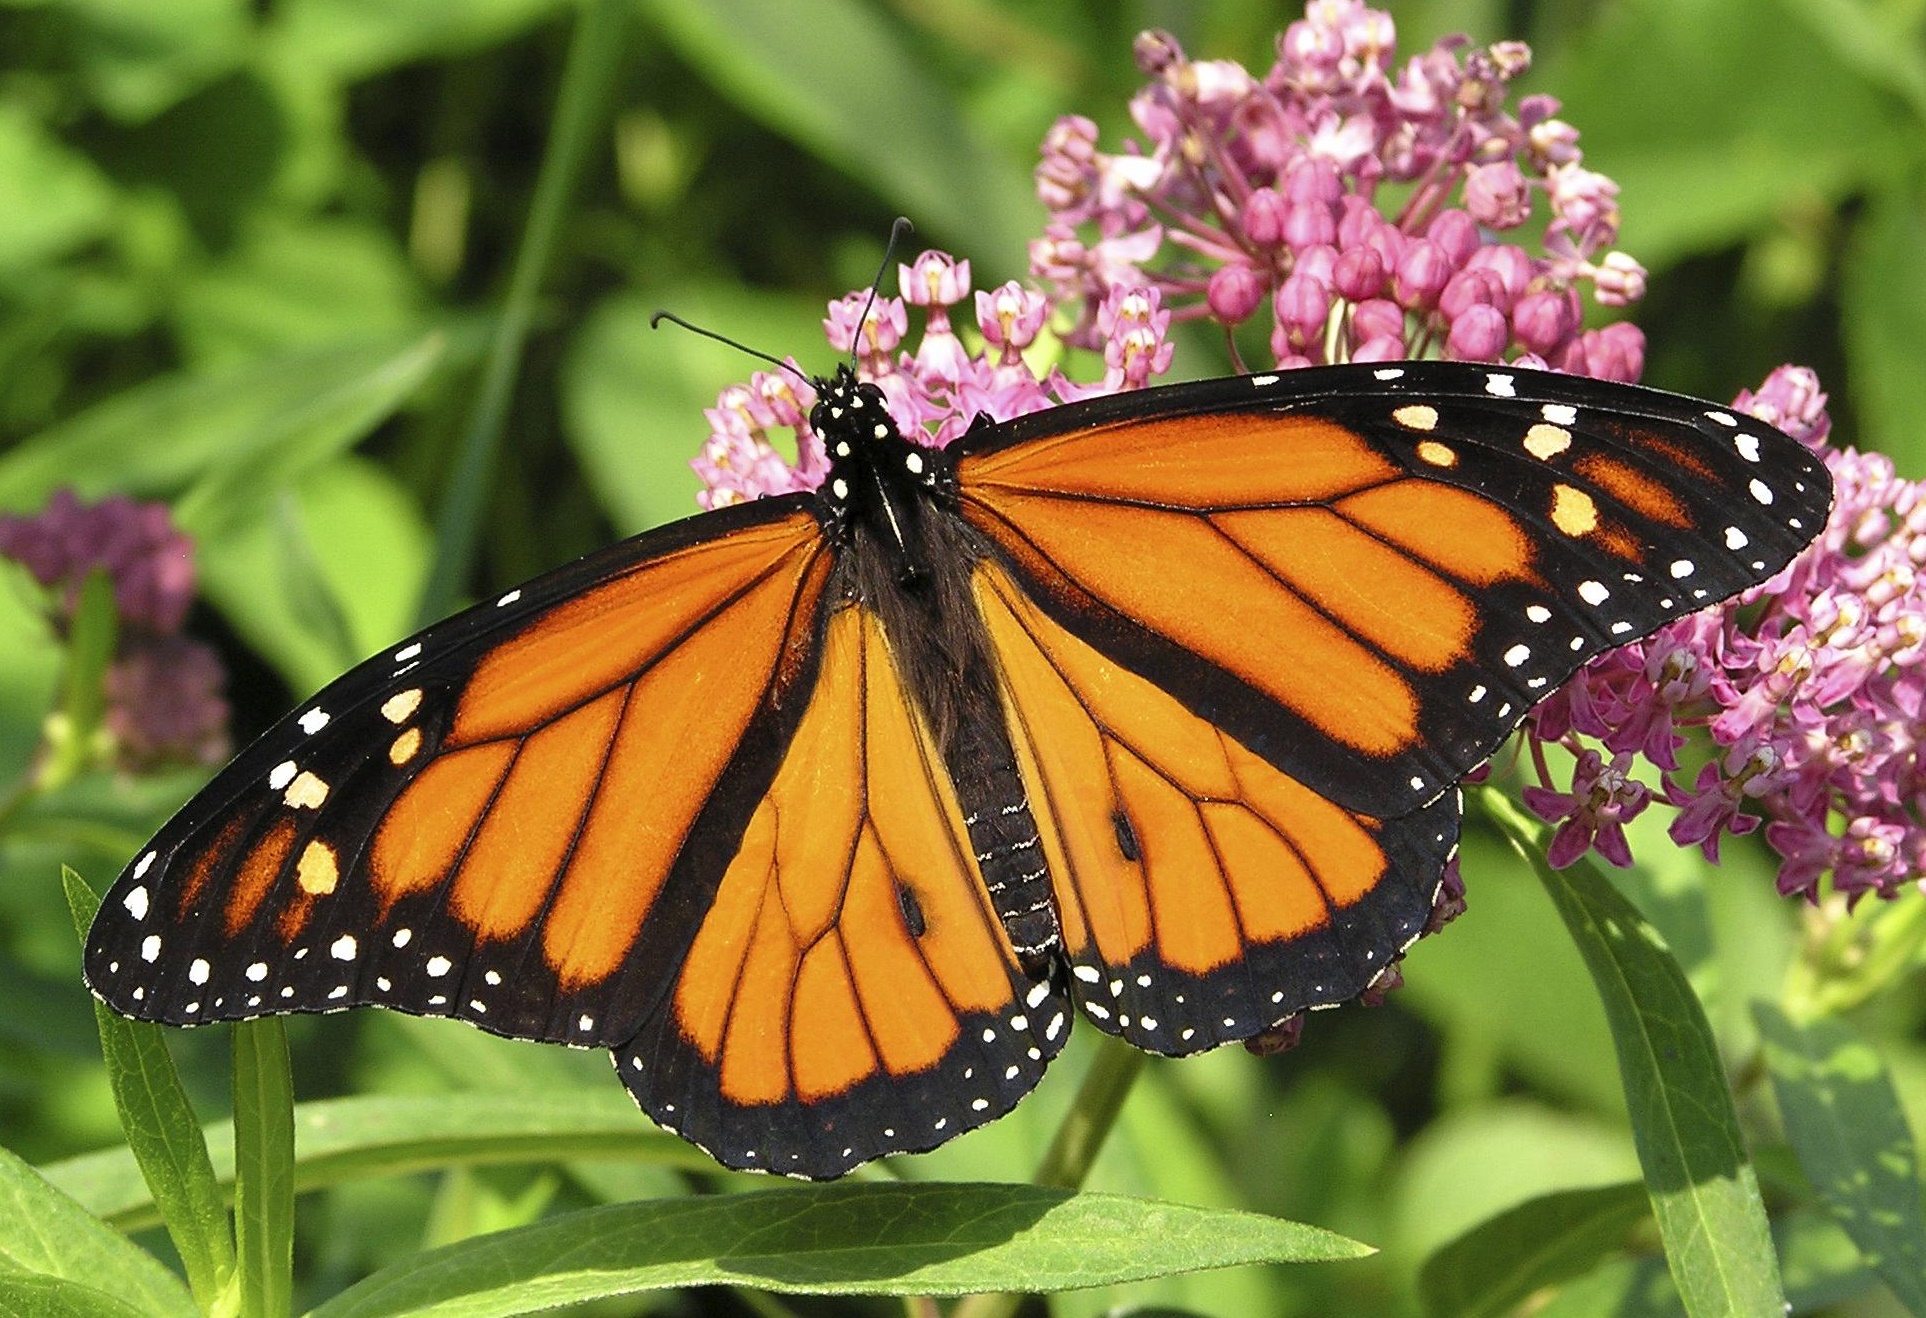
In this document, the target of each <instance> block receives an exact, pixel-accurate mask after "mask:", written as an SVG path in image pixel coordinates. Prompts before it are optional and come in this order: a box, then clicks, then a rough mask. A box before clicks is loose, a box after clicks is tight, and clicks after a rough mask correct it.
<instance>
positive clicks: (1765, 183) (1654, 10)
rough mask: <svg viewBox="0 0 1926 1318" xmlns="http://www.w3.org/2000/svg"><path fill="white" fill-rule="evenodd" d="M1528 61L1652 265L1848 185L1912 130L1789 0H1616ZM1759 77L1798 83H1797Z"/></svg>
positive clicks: (1882, 163)
mask: <svg viewBox="0 0 1926 1318" xmlns="http://www.w3.org/2000/svg"><path fill="white" fill-rule="evenodd" d="M1596 12H1597V14H1598V15H1599V18H1598V20H1597V21H1596V22H1595V23H1593V24H1592V25H1591V27H1590V29H1589V30H1588V31H1587V32H1586V33H1585V38H1584V40H1583V41H1581V42H1573V43H1571V45H1570V47H1569V48H1568V52H1567V57H1566V58H1563V59H1558V58H1554V59H1552V60H1549V61H1547V62H1546V63H1545V65H1543V66H1541V67H1539V68H1537V69H1534V70H1533V73H1534V81H1535V82H1536V83H1537V85H1539V86H1541V87H1543V88H1546V89H1547V90H1552V91H1555V92H1556V93H1557V95H1558V99H1559V101H1560V102H1561V103H1562V108H1561V110H1560V114H1559V117H1560V118H1561V119H1564V120H1566V121H1568V122H1570V123H1572V124H1575V125H1577V126H1578V127H1579V128H1580V129H1582V130H1583V132H1584V135H1585V139H1584V146H1585V164H1586V166H1587V167H1589V168H1593V169H1599V170H1603V171H1604V172H1605V173H1606V174H1608V175H1610V176H1611V177H1612V178H1613V179H1615V180H1616V181H1617V182H1618V183H1619V185H1620V187H1621V189H1622V191H1621V194H1620V201H1621V202H1622V203H1623V206H1624V216H1625V222H1624V230H1623V245H1624V247H1625V250H1627V251H1629V252H1631V253H1632V254H1633V255H1635V256H1637V257H1638V258H1639V259H1640V260H1642V261H1644V262H1646V263H1647V264H1648V265H1650V266H1652V267H1654V268H1659V267H1662V266H1665V265H1668V264H1671V263H1673V262H1676V261H1678V260H1681V259H1683V258H1684V257H1685V256H1687V255H1690V254H1691V253H1693V252H1700V251H1706V250H1709V249H1712V248H1716V247H1720V246H1725V245H1730V244H1733V243H1735V242H1740V241H1743V240H1745V239H1746V238H1748V237H1750V236H1752V235H1754V234H1758V233H1760V232H1763V231H1765V230H1767V229H1769V228H1770V227H1772V226H1773V225H1775V224H1776V223H1778V221H1779V218H1780V216H1781V215H1782V214H1783V213H1784V212H1785V211H1786V210H1787V208H1788V207H1793V206H1798V205H1802V204H1803V205H1812V204H1818V205H1821V206H1823V205H1827V204H1829V203H1831V202H1833V201H1838V200H1843V199H1844V198H1845V197H1847V196H1849V195H1851V194H1852V193H1853V192H1854V191H1855V190H1857V189H1859V188H1861V187H1863V186H1864V184H1865V181H1866V180H1867V179H1868V178H1871V177H1877V176H1880V175H1883V174H1884V173H1886V171H1887V170H1888V169H1889V168H1890V167H1891V162H1892V161H1893V160H1895V159H1898V158H1901V157H1904V156H1907V155H1909V154H1910V150H1911V147H1910V139H1909V134H1911V133H1915V132H1916V131H1917V130H1916V129H1915V128H1913V127H1912V126H1910V125H1908V124H1907V122H1906V121H1905V120H1904V119H1903V118H1901V117H1898V116H1895V115H1894V114H1893V113H1892V112H1891V102H1890V101H1889V100H1888V99H1887V97H1886V94H1885V93H1884V92H1883V90H1881V89H1879V88H1877V87H1875V86H1873V85H1872V84H1870V83H1868V82H1867V81H1866V80H1865V79H1864V78H1863V77H1861V76H1860V74H1859V73H1858V72H1857V71H1856V70H1854V69H1851V68H1848V67H1846V66H1845V65H1844V64H1842V63H1841V62H1840V61H1839V60H1838V59H1837V58H1835V57H1834V55H1833V53H1832V52H1831V51H1830V50H1828V49H1827V48H1826V47H1824V46H1823V45H1820V44H1818V43H1816V42H1815V41H1814V40H1813V37H1812V35H1811V34H1810V33H1809V32H1808V31H1807V30H1806V29H1805V28H1804V27H1803V26H1802V25H1801V24H1799V23H1796V22H1788V21H1786V17H1785V15H1784V13H1783V10H1782V6H1780V5H1776V4H1774V5H1768V6H1764V7H1762V6H1761V5H1760V4H1759V0H1694V3H1692V4H1677V3H1674V2H1673V0H1625V2H1624V3H1620V4H1615V5H1609V6H1600V7H1598V9H1597V10H1596ZM1759 88H1782V89H1783V88H1797V89H1798V92H1797V94H1796V95H1770V94H1765V95H1762V94H1759V93H1758V91H1756V90H1755V89H1759Z"/></svg>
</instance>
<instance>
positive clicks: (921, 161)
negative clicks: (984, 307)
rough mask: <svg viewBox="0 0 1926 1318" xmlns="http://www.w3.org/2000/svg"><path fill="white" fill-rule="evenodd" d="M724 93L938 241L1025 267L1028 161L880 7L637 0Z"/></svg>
mask: <svg viewBox="0 0 1926 1318" xmlns="http://www.w3.org/2000/svg"><path fill="white" fill-rule="evenodd" d="M641 10H642V12H643V13H644V14H645V15H646V16H647V17H648V18H649V19H650V20H651V21H652V22H653V23H654V24H655V25H656V26H657V27H658V28H659V29H660V30H661V32H662V35H663V36H665V37H666V38H668V40H669V41H670V42H671V43H672V44H673V45H674V46H675V48H676V51H677V53H678V54H680V55H681V56H682V58H683V59H685V60H687V61H689V63H691V64H693V65H695V66H696V68H697V69H699V70H701V71H702V72H703V73H704V74H705V75H706V76H707V77H708V78H709V79H710V80H711V81H712V82H714V83H715V85H716V86H717V88H718V89H720V90H721V91H722V92H723V94H724V95H726V96H729V97H730V98H732V99H733V100H735V101H736V103H737V104H739V105H740V106H741V107H742V108H743V109H744V110H745V111H746V112H748V113H749V114H751V115H754V116H756V117H757V118H759V119H761V120H762V122H763V123H764V124H766V125H768V127H769V128H770V129H771V130H773V131H775V132H778V133H781V134H783V135H785V136H787V137H789V138H790V139H791V140H793V141H795V142H796V143H797V144H798V145H800V146H802V147H803V148H804V149H805V150H808V151H811V152H813V153H815V154H816V155H818V156H820V157H821V158H822V159H824V160H826V161H828V162H829V163H831V164H833V165H836V166H837V167H838V168H840V169H842V170H844V171H846V172H847V173H849V174H850V175H851V176H852V177H854V178H858V179H861V180H862V181H864V182H865V183H867V184H868V185H869V186H871V187H873V188H875V189H876V190H877V191H878V192H879V193H881V194H882V195H883V197H884V198H885V199H886V200H887V201H888V202H889V203H890V204H891V205H892V206H895V207H897V208H899V209H901V210H903V211H906V212H908V214H909V215H910V217H911V218H912V219H914V220H915V221H916V222H917V224H918V225H919V226H922V227H923V228H924V230H925V237H926V239H928V240H930V241H938V240H940V241H944V242H947V243H948V244H950V245H951V247H952V248H953V249H954V250H955V251H956V253H957V255H959V256H968V257H971V258H973V259H974V260H975V261H977V262H978V264H979V265H980V266H981V267H982V268H981V269H980V270H979V271H978V286H979V287H988V286H989V285H990V284H992V283H994V282H996V281H998V280H1001V279H1003V278H1006V277H1008V276H1009V275H1014V274H1018V273H1021V272H1022V271H1023V270H1024V269H1025V267H1026V258H1025V251H1026V244H1027V242H1028V240H1029V237H1030V235H1031V233H1032V231H1033V230H1034V229H1035V228H1036V227H1037V224H1038V221H1039V220H1040V219H1041V216H1042V208H1041V206H1040V205H1039V203H1038V202H1037V200H1036V197H1035V193H1034V192H1033V190H1032V187H1031V183H1030V162H1029V161H1023V162H1018V161H1016V160H1012V159H1008V158H1006V157H1004V156H1002V155H1001V154H999V153H998V152H996V151H995V150H994V149H992V148H991V147H990V146H989V145H988V144H986V143H984V142H982V141H980V140H979V139H978V138H977V136H976V134H975V133H974V132H973V130H972V128H971V121H970V117H969V116H968V115H967V114H965V113H964V112H963V109H962V107H961V106H959V105H957V104H956V103H955V102H954V101H953V100H952V99H951V98H950V97H949V95H948V94H947V93H946V92H945V90H944V88H945V85H946V80H945V79H944V78H942V77H940V76H939V75H937V74H936V73H934V72H933V71H931V70H928V69H925V68H924V67H922V65H921V64H920V62H919V61H918V59H917V57H916V56H915V55H914V54H912V53H911V50H910V49H909V48H908V47H907V46H906V45H905V44H904V43H902V42H900V41H899V40H898V39H897V37H896V34H895V32H894V30H893V29H892V28H891V27H890V25H889V24H888V23H886V22H885V21H884V19H883V17H882V15H881V14H880V13H879V12H878V10H877V9H875V8H873V7H870V6H867V5H863V4H860V3H857V0H811V2H810V4H809V5H808V7H807V9H799V8H798V7H797V6H796V5H795V4H793V3H791V0H641Z"/></svg>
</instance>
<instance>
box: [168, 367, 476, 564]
mask: <svg viewBox="0 0 1926 1318" xmlns="http://www.w3.org/2000/svg"><path fill="white" fill-rule="evenodd" d="M444 346H445V345H444V342H443V339H442V336H441V335H440V334H438V333H437V334H430V335H428V336H427V337H425V338H423V339H421V340H419V341H418V342H416V343H415V344H414V345H413V346H411V347H410V348H409V349H408V350H407V351H405V352H402V353H400V354H399V355H397V356H395V357H392V358H390V359H389V360H387V361H385V362H383V363H382V364H381V366H380V368H379V369H377V370H375V371H372V372H369V373H368V374H366V375H364V376H362V377H361V378H360V379H358V380H356V381H355V382H354V384H353V385H352V386H350V387H349V388H348V389H346V390H343V391H342V392H340V393H338V394H336V395H334V396H333V397H330V398H327V399H325V400H319V401H318V405H317V406H316V408H315V409H314V410H313V411H312V412H311V413H310V415H309V423H308V424H307V425H304V426H300V427H296V428H293V429H290V430H289V431H288V432H287V433H286V434H284V435H283V436H282V437H281V438H280V439H279V441H278V442H276V443H274V444H272V445H269V446H266V447H256V448H253V449H251V450H250V451H248V452H247V453H245V454H243V455H240V456H238V457H237V458H236V459H234V460H232V461H228V462H224V463H221V464H220V465H219V466H216V467H214V468H213V469H211V470H210V471H209V472H208V473H207V474H206V475H205V476H204V477H202V478H201V479H200V480H199V481H197V482H196V483H195V485H194V487H193V488H192V489H191V490H189V491H188V492H187V494H186V496H185V497H183V498H182V499H181V501H180V503H179V505H178V506H177V507H176V508H175V510H174V520H175V521H176V522H177V523H179V524H180V526H181V528H182V529H183V530H185V531H186V532H187V533H188V534H190V535H192V536H194V537H195V538H196V539H200V540H214V539H217V538H219V537H220V536H222V535H224V534H227V533H229V532H232V531H235V530H237V529H239V528H241V527H243V526H245V525H246V524H247V523H249V522H253V521H256V520H258V519H259V518H260V517H261V516H262V515H263V514H264V513H265V512H266V511H267V508H268V505H269V503H270V502H271V501H272V500H273V499H275V498H276V497H277V496H279V495H280V494H281V493H282V492H283V491H285V490H287V489H288V488H289V487H290V486H292V485H294V484H296V483H297V482H299V480H300V479H301V477H302V476H304V475H306V474H307V473H308V472H310V471H313V470H314V469H315V468H317V467H319V466H321V465H322V464H324V463H326V462H328V461H329V460H331V459H333V458H337V457H339V456H340V455H341V454H343V453H345V452H346V451H347V450H348V449H349V448H351V447H353V446H354V445H355V444H356V443H357V442H359V441H360V440H361V438H362V437H363V436H365V435H366V434H367V433H368V432H369V431H371V430H373V429H374V428H375V427H376V426H378V425H380V424H381V423H382V422H383V421H385V420H387V419H388V418H389V417H390V416H393V415H394V414H395V412H397V411H398V410H400V408H401V406H402V404H404V403H406V402H407V401H408V400H409V399H410V398H412V397H414V395H415V392H416V391H417V390H419V389H420V388H421V386H422V383H423V382H424V381H425V380H427V378H428V377H429V375H430V374H432V373H433V371H434V369H435V367H436V366H437V365H439V364H440V362H441V359H442V353H443V349H444Z"/></svg>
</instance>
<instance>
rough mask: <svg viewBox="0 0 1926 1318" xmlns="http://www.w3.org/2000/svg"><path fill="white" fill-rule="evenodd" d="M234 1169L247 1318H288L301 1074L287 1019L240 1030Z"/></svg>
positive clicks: (243, 1312) (262, 1021)
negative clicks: (291, 1062)
mask: <svg viewBox="0 0 1926 1318" xmlns="http://www.w3.org/2000/svg"><path fill="white" fill-rule="evenodd" d="M234 1170H235V1176H234V1244H235V1254H236V1258H237V1260H238V1266H239V1276H240V1283H241V1318H287V1315H288V1313H289V1311H290V1306H291V1305H292V1298H291V1297H292V1292H293V1274H294V1077H293V1075H292V1073H291V1072H290V1071H289V1069H288V1036H287V1029H286V1027H285V1026H284V1025H283V1024H282V1023H281V1018H280V1017H279V1016H264V1017H262V1018H261V1019H259V1020H253V1021H242V1022H240V1023H239V1024H237V1025H235V1027H234Z"/></svg>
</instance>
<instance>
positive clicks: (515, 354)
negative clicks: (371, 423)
mask: <svg viewBox="0 0 1926 1318" xmlns="http://www.w3.org/2000/svg"><path fill="white" fill-rule="evenodd" d="M632 7H633V6H632V5H631V4H629V3H628V0H588V4H587V6H586V7H585V8H584V9H583V11H582V16H581V18H580V19H578V20H577V21H576V24H575V34H574V37H573V38H572V40H571V41H570V43H569V50H568V60H567V63H566V64H565V65H564V67H563V70H562V87H561V93H560V95H559V96H558V98H557V101H556V107H555V117H554V119H553V120H552V121H551V123H550V126H549V135H548V148H547V151H546V153H545V154H544V155H543V157H542V168H541V173H540V174H539V175H538V176H537V178H536V180H535V199H534V203H533V205H532V206H531V208H530V210H529V216H528V227H527V228H526V229H524V230H523V231H522V241H521V246H520V248H519V249H517V251H516V253H515V265H514V268H513V270H512V271H511V272H510V274H509V279H508V296H507V299H506V301H505V302H504V303H503V306H502V312H501V318H500V319H499V320H498V321H497V323H496V326H495V332H494V337H493V340H492V341H491V342H490V344H489V350H488V360H487V361H486V363H484V365H483V367H482V374H481V381H480V385H479V387H478V388H477V390H476V393H475V404H474V410H473V411H472V412H471V413H470V414H469V418H468V424H467V425H466V426H465V427H464V429H463V431H462V437H461V445H460V448H459V449H458V450H457V451H456V454H455V462H454V467H453V469H452V470H451V471H450V472H449V478H448V489H447V493H446V494H445V495H444V496H443V499H442V504H441V509H440V511H439V513H438V514H437V516H436V521H435V561H434V565H433V566H432V567H431V568H430V570H429V573H428V583H427V585H426V586H424V587H423V588H422V594H421V605H420V608H419V609H418V611H417V613H416V620H417V622H418V623H419V624H421V625H423V626H425V625H427V624H428V623H430V622H433V621H434V620H435V619H437V618H440V617H442V616H443V615H445V614H447V613H448V612H449V611H450V610H451V609H453V607H454V605H455V602H456V599H457V597H458V596H459V595H460V592H461V586H462V581H463V580H464V578H465V577H466V576H467V573H468V568H469V565H470V563H471V562H472V561H473V559H474V555H475V545H476V541H477V540H478V539H479V537H480V532H481V517H482V511H483V506H484V504H485V503H486V501H487V493H488V479H489V475H490V473H491V472H492V471H493V470H494V466H495V456H496V453H497V452H498V450H499V449H500V447H501V436H502V428H503V426H504V425H505V424H506V422H507V420H508V406H509V402H510V400H511V399H512V398H513V397H514V394H515V382H516V380H517V378H518V377H519V375H520V374H521V363H522V353H523V349H524V348H525V347H526V345H527V343H528V335H529V330H530V327H531V326H532V325H533V323H534V318H535V303H536V298H537V297H538V296H539V295H540V293H541V287H542V281H543V279H544V277H545V276H546V275H547V273H548V268H549V263H550V260H551V259H552V258H553V256H554V252H555V238H556V234H557V233H558V232H559V231H560V229H561V226H562V219H563V216H564V215H565V214H566V212H567V210H568V203H569V199H570V197H571V196H572V195H573V194H574V191H575V184H576V181H577V179H578V178H579V177H580V175H581V172H582V165H583V162H584V161H585V159H586V158H587V155H588V147H589V143H590V141H591V140H593V138H594V136H595V132H596V130H597V128H598V127H599V126H600V125H601V122H602V119H603V115H604V112H605V110H606V108H607V104H608V91H609V87H610V85H611V84H612V83H613V81H614V78H615V70H616V68H617V66H618V65H619V64H620V63H621V59H622V52H623V49H624V42H623V30H624V28H625V26H626V24H627V21H628V16H629V11H630V9H631V8H632Z"/></svg>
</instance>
